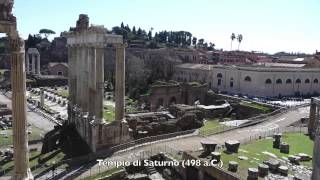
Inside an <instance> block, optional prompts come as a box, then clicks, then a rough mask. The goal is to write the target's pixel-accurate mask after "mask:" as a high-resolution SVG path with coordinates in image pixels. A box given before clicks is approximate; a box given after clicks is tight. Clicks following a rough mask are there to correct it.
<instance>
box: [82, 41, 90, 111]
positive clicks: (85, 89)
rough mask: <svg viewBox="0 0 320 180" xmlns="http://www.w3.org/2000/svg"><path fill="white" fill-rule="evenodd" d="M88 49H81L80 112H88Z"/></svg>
mask: <svg viewBox="0 0 320 180" xmlns="http://www.w3.org/2000/svg"><path fill="white" fill-rule="evenodd" d="M88 52H89V48H88V47H87V46H85V47H83V49H82V69H81V73H82V96H81V98H82V110H83V111H84V112H89V83H88V81H89V79H88V77H89V61H90V57H89V53H88Z"/></svg>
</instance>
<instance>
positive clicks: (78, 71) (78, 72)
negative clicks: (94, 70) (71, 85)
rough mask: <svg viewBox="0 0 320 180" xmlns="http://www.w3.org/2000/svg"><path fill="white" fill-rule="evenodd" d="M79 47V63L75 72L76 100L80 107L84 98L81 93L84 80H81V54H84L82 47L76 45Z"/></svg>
mask: <svg viewBox="0 0 320 180" xmlns="http://www.w3.org/2000/svg"><path fill="white" fill-rule="evenodd" d="M75 48H77V59H76V61H77V64H76V69H75V71H76V72H75V73H76V76H77V95H76V102H77V105H78V106H79V107H81V98H82V94H81V91H82V86H81V85H82V82H81V76H80V75H81V67H82V58H81V55H82V47H75Z"/></svg>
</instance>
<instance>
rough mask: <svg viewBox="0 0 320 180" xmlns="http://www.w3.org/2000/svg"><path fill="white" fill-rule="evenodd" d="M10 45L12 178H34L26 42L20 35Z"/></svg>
mask: <svg viewBox="0 0 320 180" xmlns="http://www.w3.org/2000/svg"><path fill="white" fill-rule="evenodd" d="M10 46H11V51H12V54H11V86H12V119H13V147H14V173H13V177H12V179H14V180H21V179H32V175H31V171H30V169H29V155H28V135H27V117H26V74H25V64H24V63H25V60H24V58H25V54H24V51H25V50H24V42H23V40H22V39H20V38H19V37H18V36H16V37H11V38H10Z"/></svg>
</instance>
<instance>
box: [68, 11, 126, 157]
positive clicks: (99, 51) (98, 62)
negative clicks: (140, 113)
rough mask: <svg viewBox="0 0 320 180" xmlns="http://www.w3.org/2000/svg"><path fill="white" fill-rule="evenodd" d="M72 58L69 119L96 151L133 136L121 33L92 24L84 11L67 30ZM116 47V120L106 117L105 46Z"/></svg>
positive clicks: (70, 56)
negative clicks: (126, 108)
mask: <svg viewBox="0 0 320 180" xmlns="http://www.w3.org/2000/svg"><path fill="white" fill-rule="evenodd" d="M64 36H65V37H66V38H67V45H68V59H69V67H70V68H69V105H68V114H69V116H68V117H69V120H68V123H71V124H74V125H75V127H76V129H77V131H78V133H79V134H80V136H81V137H82V139H83V140H85V141H86V143H87V144H88V145H89V147H90V148H91V150H92V151H93V152H96V151H97V150H99V149H101V148H104V147H109V146H112V145H116V144H120V143H123V142H126V141H128V140H129V128H128V125H127V122H126V121H125V117H124V93H125V92H124V91H125V88H124V86H125V79H124V78H125V45H124V44H123V38H122V36H119V35H112V34H107V30H106V29H105V28H104V27H103V26H93V25H91V26H89V18H88V16H87V15H84V14H81V15H80V16H79V20H78V21H77V26H76V27H75V28H71V29H70V31H69V32H65V33H64ZM107 45H108V46H110V45H112V46H113V47H115V49H116V89H115V92H116V94H115V98H116V107H115V109H116V114H115V121H114V122H112V123H105V121H104V119H103V108H104V106H103V99H104V52H105V51H104V48H105V47H106V46H107Z"/></svg>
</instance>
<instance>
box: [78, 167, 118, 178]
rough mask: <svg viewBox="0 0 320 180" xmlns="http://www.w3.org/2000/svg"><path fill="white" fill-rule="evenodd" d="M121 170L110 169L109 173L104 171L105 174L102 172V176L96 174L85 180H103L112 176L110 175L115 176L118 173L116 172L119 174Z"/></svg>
mask: <svg viewBox="0 0 320 180" xmlns="http://www.w3.org/2000/svg"><path fill="white" fill-rule="evenodd" d="M120 170H122V168H116V167H114V168H111V169H109V170H107V171H104V172H102V173H100V174H96V175H94V176H91V177H87V178H84V180H95V179H99V178H102V179H103V178H104V177H107V176H110V175H112V174H114V173H116V172H118V171H120Z"/></svg>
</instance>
